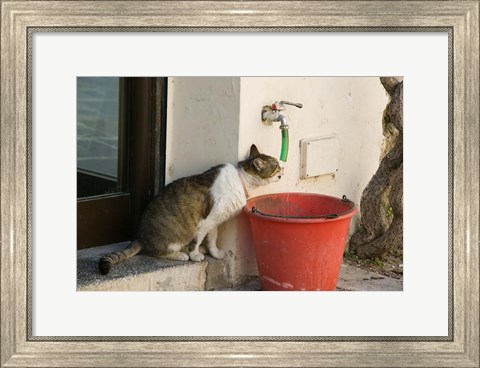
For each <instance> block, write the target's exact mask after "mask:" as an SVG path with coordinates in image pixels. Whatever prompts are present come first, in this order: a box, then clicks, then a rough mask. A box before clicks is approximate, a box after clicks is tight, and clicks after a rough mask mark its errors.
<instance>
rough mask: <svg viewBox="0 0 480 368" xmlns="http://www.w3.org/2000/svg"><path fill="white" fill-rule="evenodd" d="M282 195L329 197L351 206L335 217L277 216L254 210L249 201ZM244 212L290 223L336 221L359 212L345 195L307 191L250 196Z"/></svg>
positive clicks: (260, 217) (257, 216)
mask: <svg viewBox="0 0 480 368" xmlns="http://www.w3.org/2000/svg"><path fill="white" fill-rule="evenodd" d="M282 195H295V196H303V197H306V196H310V197H317V198H318V197H323V198H329V199H332V200H335V201H343V202H347V203H351V207H350V208H349V209H348V210H347V211H345V212H343V213H341V214H338V215H337V216H335V217H329V215H325V216H318V217H294V216H291V217H287V216H276V215H270V214H263V213H261V212H259V211H258V210H257V211H253V209H254V207H252V206H249V202H251V201H252V200H258V199H262V198H266V197H271V196H282ZM243 212H244V213H245V214H246V215H248V216H252V217H256V218H258V219H262V220H266V221H275V222H289V223H319V222H334V221H340V220H344V219H350V218H351V217H353V216H354V215H355V213H356V212H357V207H356V205H355V203H354V202H353V201H351V200H349V199H348V198H347V197H346V196H345V195H344V196H343V198H338V197H334V196H330V195H326V194H320V193H305V192H280V193H269V194H262V195H259V196H255V197H250V198H248V200H247V204H246V205H245V206H244V207H243Z"/></svg>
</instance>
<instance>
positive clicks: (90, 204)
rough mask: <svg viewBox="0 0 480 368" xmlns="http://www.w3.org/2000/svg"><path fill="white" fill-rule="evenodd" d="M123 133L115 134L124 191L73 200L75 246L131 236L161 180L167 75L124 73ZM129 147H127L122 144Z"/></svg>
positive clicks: (112, 240) (106, 242)
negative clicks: (124, 166) (124, 165)
mask: <svg viewBox="0 0 480 368" xmlns="http://www.w3.org/2000/svg"><path fill="white" fill-rule="evenodd" d="M125 81H126V84H125V85H126V88H125V89H124V93H125V94H124V98H125V99H124V101H126V103H125V104H124V108H125V110H124V111H123V116H125V118H126V120H127V127H128V129H127V134H126V136H122V135H119V145H124V146H123V147H122V148H121V150H120V151H121V152H124V154H125V155H127V157H128V159H129V160H128V162H129V168H128V172H129V173H128V175H125V173H123V174H122V177H127V176H128V179H127V180H128V188H127V191H126V192H125V193H117V194H114V195H104V196H98V197H90V198H85V199H78V200H77V249H82V248H88V247H92V246H99V245H105V244H112V243H117V242H121V241H126V240H131V239H132V238H133V237H134V235H135V232H136V228H137V226H138V223H139V221H140V217H141V214H142V212H143V210H144V209H145V207H146V206H147V204H148V203H149V202H150V200H151V199H152V198H153V197H154V196H155V195H156V194H157V193H158V191H159V190H160V188H162V187H163V186H164V184H165V142H166V117H167V114H166V106H167V78H155V77H133V78H126V80H125ZM125 146H128V149H127V148H126V147H125Z"/></svg>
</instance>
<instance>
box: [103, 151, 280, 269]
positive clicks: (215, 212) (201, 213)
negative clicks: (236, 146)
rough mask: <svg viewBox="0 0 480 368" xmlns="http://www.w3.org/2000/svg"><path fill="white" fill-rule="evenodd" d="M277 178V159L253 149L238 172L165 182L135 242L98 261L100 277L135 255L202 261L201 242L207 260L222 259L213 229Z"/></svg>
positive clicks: (216, 170)
mask: <svg viewBox="0 0 480 368" xmlns="http://www.w3.org/2000/svg"><path fill="white" fill-rule="evenodd" d="M281 176H282V171H281V168H280V164H279V162H278V160H277V159H275V158H273V157H270V156H267V155H264V154H261V153H260V152H259V151H258V149H257V147H256V146H255V145H252V146H251V148H250V155H249V157H248V158H247V159H246V160H245V161H241V162H239V163H238V168H235V167H234V166H233V165H231V164H223V165H219V166H215V167H212V168H211V169H210V170H208V171H206V172H204V173H203V174H199V175H194V176H190V177H186V178H182V179H178V180H176V181H174V182H172V183H170V184H169V185H167V186H166V187H165V188H164V189H163V190H162V191H161V192H160V193H159V195H158V196H157V197H155V198H154V200H153V201H152V202H151V203H150V204H149V205H148V207H147V209H146V210H145V212H144V214H143V216H142V219H141V222H140V226H139V229H138V233H137V240H135V241H133V242H132V243H131V244H130V245H129V246H128V247H127V248H126V249H124V250H122V251H118V252H113V253H110V254H108V255H106V256H104V257H102V259H101V260H100V262H99V268H100V272H101V273H102V274H104V275H105V274H107V273H108V272H110V269H111V267H112V265H114V264H116V263H119V262H122V261H124V260H126V259H128V258H130V257H133V256H135V255H136V254H138V253H140V252H142V254H145V255H149V256H153V257H158V258H163V259H171V260H181V261H187V260H189V259H190V260H192V261H202V260H203V259H204V255H203V254H202V253H201V252H200V244H202V242H203V241H204V240H205V243H206V245H207V248H208V251H209V253H210V255H211V256H212V257H214V258H218V259H222V258H224V257H225V251H223V250H222V249H218V248H217V245H216V242H217V227H218V225H220V224H222V223H223V222H225V221H226V220H228V219H230V218H232V217H234V216H235V215H237V214H238V213H240V212H241V210H242V208H243V206H245V204H246V202H247V196H248V191H249V190H251V189H253V188H255V187H258V186H261V185H266V184H269V183H271V182H275V181H278V180H280V178H281Z"/></svg>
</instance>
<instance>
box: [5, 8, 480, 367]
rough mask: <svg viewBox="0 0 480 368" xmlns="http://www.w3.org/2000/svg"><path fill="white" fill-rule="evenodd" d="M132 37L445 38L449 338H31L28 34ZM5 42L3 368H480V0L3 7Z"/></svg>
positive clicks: (29, 69)
mask: <svg viewBox="0 0 480 368" xmlns="http://www.w3.org/2000/svg"><path fill="white" fill-rule="evenodd" d="M120 5H121V6H120ZM285 14H288V17H285V16H284V15H285ZM279 24H281V25H282V28H279V27H278V25H279ZM127 29H128V31H141V32H147V31H148V32H152V31H157V32H158V31H164V30H169V31H175V32H193V31H196V32H219V31H227V32H235V31H244V32H245V31H246V32H269V31H274V30H276V31H283V32H284V31H292V32H303V31H325V32H343V31H350V32H377V31H387V32H398V31H406V32H411V31H415V32H438V31H442V32H448V33H449V37H450V42H449V47H450V50H449V51H450V64H449V65H450V84H449V95H450V103H451V106H449V107H450V108H449V115H450V116H449V118H450V125H449V159H450V160H449V199H450V206H449V209H450V214H449V219H450V231H449V234H450V239H449V243H450V244H451V249H450V250H451V252H450V257H451V258H450V267H449V275H450V285H449V294H450V306H449V307H450V312H451V313H450V320H449V336H448V337H446V338H445V337H444V338H441V337H434V336H433V337H406V338H405V337H403V338H399V337H380V338H373V337H372V338H369V337H351V338H341V337H330V338H328V337H327V338H320V337H318V338H315V337H313V338H312V337H308V338H307V337H305V338H301V337H299V338H291V337H289V338H282V337H251V338H235V337H233V338H226V337H218V338H207V337H199V338H197V337H183V338H182V337H180V338H155V337H147V338H141V337H138V338H137V337H132V338H131V337H123V338H114V337H102V338H93V337H88V336H87V337H78V338H67V337H52V338H47V337H43V338H41V337H33V336H32V333H31V324H32V318H31V313H32V308H31V294H32V290H31V283H32V279H31V268H30V267H29V265H30V262H31V258H32V256H31V245H32V244H31V199H32V187H31V183H32V181H31V172H32V167H31V165H32V157H31V116H30V115H31V105H30V103H31V79H30V78H31V65H30V64H29V62H30V61H31V57H29V55H31V46H32V45H31V35H32V33H34V32H36V31H39V30H42V31H50V32H57V31H59V30H63V31H65V30H67V31H69V32H75V31H97V32H102V31H122V30H124V31H125V30H127ZM0 37H1V65H0V73H1V74H0V78H1V90H0V101H1V110H0V119H1V120H0V181H1V195H0V201H1V202H0V204H1V206H0V210H1V212H0V216H1V217H0V219H1V243H0V247H1V248H0V249H1V255H0V257H1V258H0V272H1V284H0V286H1V309H0V311H1V318H0V333H1V341H0V343H1V353H0V366H1V367H40V366H42V367H43V366H68V367H107V366H108V367H111V366H124V367H145V366H152V367H153V366H190V367H194V366H203V367H207V366H209V367H210V366H217V367H224V366H232V367H233V366H285V367H294V366H335V367H337V366H342V367H354V366H378V367H383V366H385V367H391V366H402V367H431V366H449V367H478V366H479V253H478V251H479V240H480V239H479V226H478V224H479V204H480V203H479V192H480V190H479V183H480V178H479V147H480V144H479V134H480V130H479V105H480V103H479V82H480V80H479V2H478V0H476V1H468V0H467V1H428V0H422V1H385V0H380V1H364V0H360V1H339V0H334V1H278V2H277V1H264V2H260V1H259V2H254V1H252V2H250V1H247V2H241V1H239V2H237V1H185V2H176V1H149V2H147V1H124V2H119V1H101V2H95V1H36V2H27V1H2V3H1V36H0Z"/></svg>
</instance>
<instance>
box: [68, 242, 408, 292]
mask: <svg viewBox="0 0 480 368" xmlns="http://www.w3.org/2000/svg"><path fill="white" fill-rule="evenodd" d="M127 245H128V243H120V244H113V245H107V246H102V247H95V248H88V249H83V250H80V251H78V252H77V291H201V290H219V291H227V290H232V291H259V290H260V282H259V281H258V278H256V277H252V278H250V279H249V280H245V281H246V282H244V283H243V284H242V285H239V286H237V287H231V286H230V285H228V282H227V266H226V263H225V262H224V261H222V260H218V259H213V258H210V257H206V259H205V260H204V261H202V262H190V261H188V262H182V261H167V260H159V259H155V258H152V257H147V256H140V255H139V256H135V257H133V258H131V259H129V260H128V261H126V262H124V263H121V264H119V265H116V266H114V267H113V268H112V270H111V271H110V273H109V274H108V275H105V276H104V275H101V274H100V272H99V271H98V261H99V260H100V258H101V257H102V256H103V255H105V254H107V253H110V252H113V251H116V250H120V249H123V248H125V247H126V246H127ZM337 290H339V291H402V290H403V279H394V278H390V277H386V276H383V275H380V274H376V273H372V272H368V271H365V270H362V269H358V268H355V267H353V266H350V265H346V264H343V265H342V268H341V269H340V275H339V278H338V285H337Z"/></svg>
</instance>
